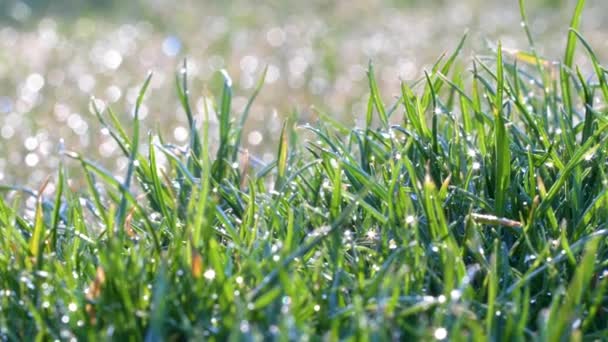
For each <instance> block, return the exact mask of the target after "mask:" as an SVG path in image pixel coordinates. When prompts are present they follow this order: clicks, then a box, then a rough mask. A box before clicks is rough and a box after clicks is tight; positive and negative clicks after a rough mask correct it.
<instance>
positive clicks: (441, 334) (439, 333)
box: [433, 327, 448, 341]
mask: <svg viewBox="0 0 608 342" xmlns="http://www.w3.org/2000/svg"><path fill="white" fill-rule="evenodd" d="M433 336H435V338H436V339H438V340H440V341H441V340H444V339H445V338H446V337H448V331H447V330H446V329H445V328H444V327H441V328H437V329H435V333H434V334H433Z"/></svg>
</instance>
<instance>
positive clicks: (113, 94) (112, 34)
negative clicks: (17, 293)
mask: <svg viewBox="0 0 608 342" xmlns="http://www.w3.org/2000/svg"><path fill="white" fill-rule="evenodd" d="M529 2H530V4H529V8H528V14H529V16H530V22H531V25H530V26H531V30H532V32H533V34H534V35H535V37H537V38H538V39H537V42H536V44H537V47H538V50H539V52H540V53H541V54H542V55H543V56H545V57H546V58H548V59H552V60H558V59H560V58H561V56H562V54H563V51H562V49H563V47H564V46H565V38H566V32H567V29H568V27H567V25H566V24H565V23H567V22H568V20H569V16H570V14H571V13H572V8H573V6H574V4H573V2H572V1H529ZM583 18H584V20H583V23H582V26H581V31H582V33H583V34H584V35H585V37H586V39H587V40H588V41H589V42H590V43H591V45H593V46H594V48H595V49H596V51H597V52H598V55H599V57H600V60H602V61H603V60H605V57H608V35H607V34H606V32H608V20H606V19H608V1H605V0H589V1H588V4H587V7H586V9H585V13H584V16H583ZM467 29H468V30H469V39H468V41H467V47H466V49H465V51H466V54H468V55H470V56H471V55H473V54H481V55H483V54H486V53H488V51H489V50H488V49H487V46H486V45H485V43H484V42H485V40H486V39H488V40H489V41H496V40H501V41H502V43H503V45H504V46H505V47H509V48H524V47H526V46H528V45H527V43H526V38H525V35H524V32H523V30H522V29H521V26H520V17H519V10H518V7H517V1H499V0H493V1H482V0H466V1H447V0H446V1H377V0H371V1H363V0H353V1H336V2H326V1H297V2H296V1H290V2H286V1H270V2H261V1H229V2H228V1H194V0H190V1H168V0H149V1H111V0H106V1H92V0H91V1H66V0H52V1H51V0H47V1H29V2H21V1H14V0H3V1H0V183H11V184H14V183H21V184H29V185H37V184H39V183H40V182H41V181H42V180H43V179H44V178H45V177H46V176H47V175H49V174H50V173H51V172H52V170H53V169H54V167H55V166H56V165H57V163H58V161H59V156H60V154H59V153H58V147H59V141H60V140H61V139H63V140H64V144H65V148H66V149H69V150H78V151H86V152H88V154H89V155H91V156H92V157H94V158H95V159H102V160H105V164H106V167H108V168H111V169H114V170H121V169H122V168H124V167H125V165H126V163H127V159H126V158H123V157H121V156H120V153H119V152H120V151H118V146H117V145H116V144H115V143H114V142H113V140H112V139H111V138H110V137H108V136H107V135H104V132H102V131H100V130H99V129H98V127H99V125H98V124H97V123H96V119H95V117H94V116H93V115H92V114H91V112H90V106H89V105H90V99H91V96H95V98H97V99H99V104H100V105H104V104H109V105H110V106H111V107H112V108H113V109H114V110H115V112H116V113H117V114H119V116H120V117H121V118H123V119H124V120H125V122H126V121H128V118H129V113H130V112H131V111H132V107H133V104H134V101H135V98H136V96H137V91H138V87H139V86H140V84H141V82H142V81H143V80H144V78H145V75H146V73H147V71H148V70H152V71H153V72H154V77H153V80H152V85H151V91H149V94H148V97H147V99H146V101H145V107H144V108H143V109H142V111H141V114H140V115H141V117H142V118H146V120H145V121H144V127H145V128H146V129H151V130H157V129H159V130H161V131H162V132H163V133H164V135H165V137H166V139H167V140H169V141H174V142H176V143H178V144H183V143H185V140H186V139H187V136H188V132H187V129H186V127H187V124H186V116H185V115H184V114H183V112H182V110H181V109H180V105H179V104H178V103H177V97H176V96H175V86H174V83H175V81H174V79H175V78H174V76H175V73H176V72H178V71H179V69H180V67H181V63H182V61H183V59H184V58H186V57H187V59H188V72H189V75H190V77H191V87H190V89H191V98H192V100H193V102H194V105H195V107H196V112H197V113H199V121H200V119H201V116H200V113H201V112H202V108H204V105H205V101H204V100H203V94H205V93H208V92H206V90H205V89H206V88H213V87H216V86H218V85H219V83H218V82H217V81H216V80H217V78H216V75H217V71H218V70H220V69H226V70H227V71H228V73H229V74H230V75H231V76H232V78H233V81H234V85H235V89H236V90H235V92H236V97H235V100H234V103H233V110H234V111H235V112H236V113H240V111H241V110H242V108H243V107H244V105H245V104H246V101H247V97H248V96H249V95H250V94H251V92H252V91H253V87H254V86H255V83H256V81H257V79H258V78H259V77H260V75H261V73H262V70H263V69H264V67H265V66H267V67H268V73H267V77H266V85H265V86H264V88H263V90H262V93H261V94H260V97H259V98H258V100H257V101H256V103H255V105H254V107H253V109H252V115H251V119H250V120H249V122H248V123H247V128H246V133H245V145H246V146H248V147H249V149H250V151H251V152H252V153H254V154H255V155H257V156H259V157H260V158H262V159H272V156H273V155H274V154H275V150H276V143H275V142H276V137H277V136H278V132H279V130H280V128H281V125H282V121H283V117H285V116H288V115H297V117H298V120H299V121H300V122H307V121H313V120H315V117H316V115H317V114H316V113H315V109H314V108H316V109H317V110H321V111H323V112H326V113H328V114H331V115H332V116H334V117H335V118H337V119H338V120H340V121H343V122H346V123H350V124H357V123H358V120H360V118H361V117H362V115H363V113H364V110H365V105H366V103H365V101H366V99H367V97H366V96H363V95H364V94H365V92H366V89H367V81H366V76H365V71H366V68H367V63H368V61H369V60H372V61H373V62H374V64H375V66H376V70H377V77H378V79H379V82H380V87H381V88H382V91H383V93H384V94H386V95H387V96H389V95H397V93H398V90H399V82H400V81H401V80H405V81H413V80H415V79H417V78H419V77H420V76H421V75H423V71H424V70H425V68H427V69H428V68H429V67H430V66H431V65H432V63H433V62H434V61H435V60H436V59H437V58H438V57H439V56H440V55H441V54H442V53H444V52H446V51H450V50H451V49H453V48H454V47H455V45H456V44H457V42H458V40H459V39H460V38H461V37H462V35H463V33H464V32H465V30H467ZM464 67H467V66H466V65H465V66H464ZM294 113H295V114H294ZM212 127H213V126H212Z"/></svg>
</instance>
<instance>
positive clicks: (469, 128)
mask: <svg viewBox="0 0 608 342" xmlns="http://www.w3.org/2000/svg"><path fill="white" fill-rule="evenodd" d="M583 5H584V1H582V0H581V1H579V3H578V5H577V8H576V10H575V12H574V14H573V19H572V22H571V29H570V33H569V35H568V43H567V48H566V52H565V57H564V61H563V62H553V61H548V60H545V59H543V58H542V57H541V56H539V55H538V54H537V53H536V49H535V47H534V46H535V44H534V42H533V40H532V35H531V34H530V32H529V31H528V28H527V26H526V25H524V29H525V31H526V34H527V35H528V37H529V39H530V51H528V52H527V51H512V50H507V49H503V48H502V47H501V44H498V45H497V48H496V50H495V54H494V55H492V56H485V57H475V58H473V60H472V61H463V60H462V58H461V57H459V56H458V55H459V52H460V50H461V48H462V45H463V43H464V39H463V41H462V42H460V43H459V44H458V47H457V48H456V50H455V52H454V53H453V54H452V55H450V56H449V57H448V58H442V59H440V60H439V61H438V62H437V63H436V64H435V65H434V67H433V68H432V70H429V71H428V72H427V73H426V77H425V78H423V79H421V80H419V81H418V82H415V83H413V84H405V83H404V84H402V88H401V89H402V94H401V96H400V97H399V98H398V99H396V100H395V102H394V103H391V104H390V105H386V104H385V103H384V101H383V97H382V95H381V93H380V90H379V89H378V86H377V85H376V81H375V75H374V69H373V65H371V64H370V67H369V71H368V81H369V89H370V91H369V101H368V109H367V113H366V121H365V122H366V125H365V127H362V128H352V129H351V128H349V127H344V126H342V125H341V124H340V123H338V122H336V121H334V120H331V118H329V117H325V116H324V115H322V116H323V118H322V119H321V120H319V121H318V122H316V123H315V124H314V125H304V126H295V125H294V122H295V121H294V120H293V119H288V120H286V122H285V123H284V125H283V129H282V131H281V136H280V139H279V144H278V146H277V152H276V160H275V161H274V162H272V163H269V164H267V165H265V164H263V163H261V162H259V161H258V160H257V159H256V158H255V157H253V156H250V155H249V154H248V153H247V151H245V150H243V149H242V148H241V147H240V142H241V135H242V134H243V126H244V122H245V120H246V118H247V117H248V114H249V113H248V110H249V108H250V105H248V106H246V107H245V111H244V112H243V113H235V112H234V110H233V109H232V108H231V99H232V96H233V94H232V81H231V79H230V77H229V76H228V75H227V74H223V87H221V88H220V89H222V91H221V93H220V94H217V96H216V98H217V101H215V103H216V105H214V106H212V108H211V107H209V108H207V107H205V108H204V109H205V113H203V114H204V117H205V120H204V121H203V124H202V128H201V129H197V128H196V127H197V126H196V123H195V119H194V116H193V113H192V110H191V108H190V101H189V97H188V96H189V92H190V91H189V89H188V79H187V73H186V72H180V73H178V75H177V76H176V77H177V78H176V86H177V93H178V97H179V101H180V103H181V104H182V106H183V108H184V112H185V113H186V115H187V116H188V118H187V119H188V122H189V124H190V143H189V144H188V145H187V146H176V145H173V144H171V143H169V142H167V141H165V139H164V138H163V137H162V136H160V135H158V134H156V133H154V132H149V133H148V136H147V138H143V139H140V131H139V120H138V108H140V106H141V104H142V103H143V101H145V96H146V88H147V85H148V84H149V82H150V77H153V76H152V75H150V76H149V77H148V78H147V79H146V81H145V82H144V84H143V86H142V87H141V92H140V95H139V97H138V100H137V104H136V106H135V110H134V113H135V115H134V119H132V121H131V123H126V122H123V121H122V120H123V118H122V117H121V116H118V115H117V114H115V113H114V112H112V110H111V109H109V108H105V109H103V110H102V109H101V108H96V110H95V114H96V116H97V118H98V119H99V124H100V125H101V126H102V127H103V128H105V129H107V131H108V132H109V133H110V134H111V136H112V137H113V138H114V139H115V140H116V142H117V143H118V144H119V146H120V148H121V150H122V151H123V152H124V155H125V156H126V157H128V167H127V171H126V174H124V175H118V174H112V173H110V172H108V171H106V170H104V169H103V168H102V167H100V166H98V165H97V164H96V163H95V162H94V161H92V160H91V159H89V158H88V156H83V155H81V154H78V153H77V152H73V151H65V150H64V151H62V155H63V159H62V164H61V165H60V166H59V169H58V172H57V176H56V177H53V179H52V180H51V179H49V180H47V182H45V183H44V184H43V185H41V187H40V189H24V188H21V187H18V186H12V185H6V186H1V187H0V190H2V191H3V193H5V196H3V198H2V199H0V227H1V229H2V234H0V246H1V247H0V248H1V249H0V250H1V251H2V252H1V253H0V290H1V291H0V334H1V336H2V338H3V339H6V340H32V339H37V340H50V339H53V340H54V339H71V338H76V339H116V340H123V339H125V340H143V339H145V340H150V341H153V340H165V339H170V340H180V339H201V338H207V339H216V340H224V339H227V338H230V339H233V340H250V339H254V340H258V339H259V340H262V339H277V340H283V339H313V340H317V339H329V340H334V339H357V340H371V339H376V340H388V339H410V338H416V339H445V338H449V339H452V340H487V339H492V340H549V341H555V340H560V339H561V340H567V339H573V340H582V339H586V340H587V339H603V338H607V337H608V323H607V322H608V297H607V295H606V288H607V286H608V276H607V275H608V246H607V245H606V236H608V228H607V227H606V222H607V219H608V210H607V208H608V206H607V204H608V203H607V201H608V191H607V190H608V178H607V174H606V172H607V171H608V165H607V164H606V157H607V153H608V149H607V148H608V144H607V139H608V133H606V127H607V125H608V123H607V121H606V119H605V116H606V115H605V114H606V105H605V104H606V103H608V83H607V82H606V72H607V70H606V69H605V68H604V67H603V66H601V64H600V63H599V62H598V59H597V57H596V56H595V54H594V53H593V49H592V47H590V46H589V44H587V42H586V41H585V40H584V38H583V36H582V35H581V34H580V33H578V31H577V28H578V25H579V23H580V21H581V15H582V8H583ZM520 6H521V10H522V18H523V20H524V23H525V22H527V18H526V13H525V10H524V6H523V1H520ZM577 45H582V46H583V47H584V52H585V53H586V54H587V56H588V58H589V60H590V61H591V64H592V66H593V71H594V72H595V75H594V76H593V77H585V76H583V75H584V74H583V72H582V71H581V70H580V69H579V68H577V67H576V66H575V65H574V64H573V56H574V53H575V49H576V46H577ZM182 70H184V71H187V65H184V68H183V69H182ZM263 77H264V74H262V75H261V78H262V79H263ZM262 84H263V81H261V82H259V83H258V87H257V88H256V89H255V90H254V92H253V95H252V96H251V100H250V103H251V102H252V101H253V100H254V99H255V97H256V96H257V94H258V93H259V91H260V90H261V87H262ZM262 91H263V90H262ZM209 98H215V97H213V96H211V95H209ZM212 115H216V116H217V121H218V123H219V124H218V127H219V134H218V135H217V136H218V137H219V138H218V139H219V140H218V141H212V139H211V138H210V132H209V119H210V117H211V116H212ZM127 126H128V127H129V128H128V129H127ZM161 154H162V155H164V157H165V158H164V159H166V160H167V161H168V162H167V163H166V164H163V165H161V164H160V163H159V155H161ZM74 164H76V165H80V166H81V167H80V171H79V172H78V173H75V172H74V171H73V168H70V167H67V166H69V165H74ZM77 179H82V180H83V184H84V186H82V187H80V188H79V187H77V186H75V185H74V184H77V181H75V180H77ZM50 185H52V186H53V189H54V191H52V193H53V195H52V196H44V195H42V194H43V193H45V191H44V190H45V188H47V187H48V186H50Z"/></svg>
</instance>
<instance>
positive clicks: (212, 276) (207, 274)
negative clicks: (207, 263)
mask: <svg viewBox="0 0 608 342" xmlns="http://www.w3.org/2000/svg"><path fill="white" fill-rule="evenodd" d="M203 277H205V279H208V280H213V279H215V271H214V270H213V269H208V270H206V271H205V273H203Z"/></svg>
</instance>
